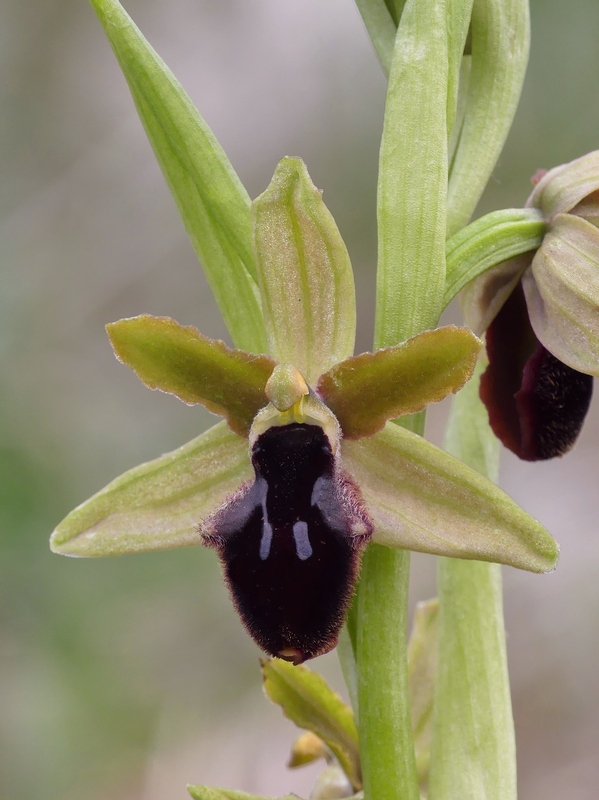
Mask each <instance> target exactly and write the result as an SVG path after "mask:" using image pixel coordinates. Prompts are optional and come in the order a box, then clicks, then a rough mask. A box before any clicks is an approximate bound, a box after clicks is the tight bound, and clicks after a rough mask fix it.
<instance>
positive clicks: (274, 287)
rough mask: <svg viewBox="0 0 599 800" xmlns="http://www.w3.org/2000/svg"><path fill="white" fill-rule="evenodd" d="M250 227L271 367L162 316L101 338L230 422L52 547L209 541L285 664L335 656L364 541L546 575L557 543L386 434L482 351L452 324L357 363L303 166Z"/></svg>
mask: <svg viewBox="0 0 599 800" xmlns="http://www.w3.org/2000/svg"><path fill="white" fill-rule="evenodd" d="M252 219H253V234H254V246H255V255H256V262H255V263H256V269H257V284H258V287H257V288H258V289H259V297H260V304H261V308H262V310H263V314H264V329H265V331H266V337H267V340H268V349H269V354H268V355H267V354H258V353H257V354H251V353H249V352H246V351H244V350H240V349H230V348H229V347H227V346H226V345H225V344H224V343H223V342H220V341H215V340H212V339H208V338H207V337H205V336H202V335H201V334H200V333H199V332H198V331H197V330H196V329H195V328H193V327H189V326H188V327H186V326H182V325H179V324H178V323H176V322H174V321H173V320H171V319H168V318H164V317H151V316H147V315H143V316H139V317H134V318H132V319H124V320H120V321H119V322H115V323H112V324H111V325H108V326H107V330H108V334H109V337H110V340H111V343H112V346H113V348H114V351H115V353H116V355H117V357H118V358H119V359H120V360H121V361H122V362H123V363H124V364H127V365H128V366H130V367H131V368H133V369H134V371H135V372H136V374H137V375H138V377H139V378H140V379H141V380H142V381H143V382H144V383H145V384H146V385H147V386H149V387H150V388H152V389H160V390H162V391H165V392H169V393H171V394H174V395H175V396H177V397H178V398H179V399H181V400H183V401H184V402H186V403H188V404H202V405H204V406H205V407H206V408H208V409H209V410H210V411H212V412H214V413H216V414H219V415H221V416H223V417H225V420H226V421H225V422H221V423H219V424H217V425H215V426H214V427H212V428H211V429H210V430H208V431H206V432H205V433H203V434H201V435H200V436H198V437H197V438H196V439H194V440H193V441H191V442H189V443H188V444H186V445H184V446H183V447H181V448H179V449H178V450H175V451H174V452H172V453H168V454H166V455H163V456H162V457H160V458H158V459H156V460H155V461H153V462H150V463H149V464H144V465H142V466H140V467H137V468H135V469H133V470H130V471H129V472H127V473H125V474H124V475H123V476H121V477H120V478H117V479H116V480H115V481H113V482H112V483H110V484H109V485H108V486H107V487H106V488H105V489H103V490H102V491H100V492H99V493H98V494H96V495H95V496H94V497H92V498H91V499H90V500H88V501H87V502H85V503H83V504H82V505H81V506H79V507H78V508H76V509H75V510H74V511H73V512H71V514H69V515H68V516H67V517H66V519H65V520H64V521H63V522H62V523H61V524H60V525H59V526H58V528H57V529H56V531H55V532H54V534H53V535H52V540H51V545H52V548H53V550H54V551H55V552H57V553H62V554H65V555H72V556H100V555H119V554H123V553H132V552H140V551H149V550H161V549H165V548H171V547H185V546H189V545H199V544H201V543H202V542H203V543H204V544H207V545H209V546H212V547H214V548H215V549H216V551H217V552H218V554H219V556H220V559H221V561H222V563H223V567H224V572H225V577H226V580H227V582H228V584H229V587H230V590H231V594H232V597H233V601H234V603H235V605H236V607H237V609H238V611H239V613H240V615H241V617H242V620H243V622H244V623H245V625H246V627H247V629H248V631H249V632H250V634H251V635H252V636H253V638H254V639H255V641H256V642H257V643H258V644H259V645H260V647H262V649H264V650H266V651H267V652H268V653H271V654H273V655H277V656H279V657H281V658H285V659H287V660H290V661H293V662H294V663H300V662H302V661H303V660H305V659H307V658H312V657H314V656H316V655H320V654H321V653H324V652H327V651H328V650H330V649H331V648H332V647H334V646H335V644H336V643H337V637H338V634H339V630H340V628H341V625H342V623H343V621H344V618H345V613H346V610H347V606H348V603H349V600H350V598H351V595H352V592H353V587H354V584H355V581H356V578H357V574H358V570H359V561H360V554H361V552H362V550H363V549H364V547H365V546H366V545H367V543H368V542H369V541H370V540H372V541H374V542H376V543H378V544H383V545H387V546H388V547H393V548H404V549H410V550H416V551H420V552H426V553H432V554H436V555H446V556H456V557H459V558H472V559H476V560H487V561H497V562H500V563H504V564H509V565H511V566H515V567H519V568H522V569H528V570H531V571H534V572H543V571H546V570H549V569H551V568H552V567H553V566H554V564H555V561H556V558H557V546H556V544H555V542H554V540H553V539H552V538H551V536H550V535H549V534H548V533H547V532H546V531H545V529H544V528H543V527H542V526H541V525H540V524H539V523H537V522H536V521H535V520H533V519H532V518H531V517H529V516H528V515H527V514H526V513H525V512H524V511H522V510H521V509H520V508H519V507H518V506H517V505H516V504H515V503H514V502H513V501H512V500H511V499H510V498H509V497H508V496H507V495H506V494H505V493H504V492H502V491H501V490H500V489H498V488H497V487H496V486H495V485H494V484H492V483H491V482H490V481H488V480H486V479H485V478H483V477H482V476H481V475H479V474H478V473H476V472H474V471H473V470H471V469H470V468H469V467H466V466H465V465H464V464H462V463H461V462H459V461H458V460H457V459H455V458H453V457H452V456H450V455H448V454H447V453H445V452H444V451H442V450H440V449H439V448H437V447H435V446H434V445H433V444H431V443H430V442H427V441H426V440H425V439H424V438H422V437H420V436H418V435H416V434H414V433H411V432H410V431H408V430H405V429H403V428H401V427H399V426H398V425H395V424H393V422H391V421H390V420H393V419H395V418H396V417H399V416H401V415H403V414H412V413H415V412H417V411H419V410H421V409H423V408H424V407H425V406H426V405H427V404H428V403H431V402H436V401H438V400H441V399H442V398H443V397H445V396H446V395H448V394H450V393H454V392H456V391H458V389H460V388H461V387H462V386H463V384H464V383H465V382H466V381H467V380H468V378H469V377H470V376H471V374H472V372H473V370H474V366H475V363H476V358H477V355H478V352H479V350H480V347H481V342H480V340H479V339H478V338H477V337H476V336H475V335H474V334H473V333H472V332H471V331H469V330H468V329H467V328H457V327H454V326H447V327H443V328H438V329H436V330H431V331H425V332H424V333H422V334H420V335H418V336H415V337H413V338H411V339H409V340H408V341H406V342H403V343H401V344H398V345H396V346H394V347H388V348H384V349H381V350H378V351H377V352H375V353H364V354H362V355H359V356H353V355H352V353H353V349H354V338H355V319H356V311H355V292H354V283H353V273H352V269H351V264H350V261H349V256H348V253H347V250H346V248H345V245H344V243H343V240H342V238H341V235H340V234H339V231H338V229H337V226H336V225H335V222H334V220H333V218H332V217H331V215H330V213H329V212H328V210H327V209H326V207H325V205H324V203H323V201H322V197H321V193H320V192H319V191H318V190H317V189H316V187H314V185H313V184H312V182H311V180H310V178H309V176H308V173H307V171H306V169H305V166H304V165H303V163H302V162H301V161H300V160H299V159H295V158H285V159H283V160H282V161H281V162H280V164H279V166H278V168H277V170H276V172H275V175H274V178H273V180H272V182H271V184H270V186H269V187H268V189H267V190H266V192H264V194H262V195H261V196H260V197H259V198H258V199H257V200H256V201H254V203H253V209H252Z"/></svg>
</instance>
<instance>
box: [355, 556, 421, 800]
mask: <svg viewBox="0 0 599 800" xmlns="http://www.w3.org/2000/svg"><path fill="white" fill-rule="evenodd" d="M409 573H410V553H409V551H407V550H403V551H402V550H400V551H396V550H391V549H390V548H388V547H381V546H380V545H376V544H373V545H370V547H369V548H368V550H367V551H366V554H365V556H364V561H363V564H362V577H361V580H360V589H359V593H358V598H357V604H356V606H357V607H356V611H357V615H358V620H359V624H358V634H357V642H356V655H357V663H358V696H359V707H360V726H359V730H360V754H361V758H362V774H363V779H364V796H365V798H370V799H371V800H418V799H419V796H420V795H419V790H418V776H417V773H416V758H415V755H414V742H413V738H412V723H411V719H410V709H409V705H408V702H407V695H408V675H407V666H406V665H407V607H408V584H409Z"/></svg>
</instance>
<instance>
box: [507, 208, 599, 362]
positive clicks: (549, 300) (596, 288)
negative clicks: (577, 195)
mask: <svg viewBox="0 0 599 800" xmlns="http://www.w3.org/2000/svg"><path fill="white" fill-rule="evenodd" d="M522 285H523V287H524V293H525V295H526V304H527V306H528V313H529V315H530V322H531V324H532V327H533V329H534V332H535V333H536V335H537V337H538V338H539V340H540V341H541V342H542V343H543V345H544V346H545V347H546V348H547V350H549V351H550V352H551V353H553V355H554V356H555V357H556V358H558V359H559V360H560V361H563V363H564V364H567V365H568V366H569V367H572V369H575V370H578V371H579V372H584V373H586V374H588V375H595V376H598V377H599V313H598V309H599V229H597V228H596V227H595V226H594V225H593V224H592V223H590V222H587V221H586V220H584V219H582V218H580V217H575V216H572V215H571V214H558V216H557V217H555V218H554V220H553V223H552V225H551V228H550V230H549V233H548V234H547V235H546V236H545V238H544V240H543V244H542V245H541V247H540V249H539V250H538V252H537V253H536V255H535V257H534V259H533V262H532V267H531V269H529V270H528V272H526V273H525V274H524V277H523V279H522Z"/></svg>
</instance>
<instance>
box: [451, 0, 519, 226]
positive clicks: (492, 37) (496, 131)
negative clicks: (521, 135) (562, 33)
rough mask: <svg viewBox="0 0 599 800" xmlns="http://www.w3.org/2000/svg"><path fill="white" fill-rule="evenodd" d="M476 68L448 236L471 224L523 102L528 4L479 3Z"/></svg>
mask: <svg viewBox="0 0 599 800" xmlns="http://www.w3.org/2000/svg"><path fill="white" fill-rule="evenodd" d="M471 30H472V39H471V41H472V63H471V69H470V77H469V80H468V94H467V99H466V111H465V115H464V122H463V125H462V129H461V132H460V139H459V142H458V145H457V148H456V152H455V156H454V158H453V162H452V165H451V174H450V178H449V186H448V193H447V234H448V236H451V235H452V234H454V233H455V232H456V231H458V230H459V229H460V228H462V227H463V226H464V225H466V224H467V223H468V220H469V219H470V217H471V216H472V214H473V212H474V209H475V208H476V205H477V203H478V201H479V200H480V197H481V195H482V193H483V191H484V188H485V186H486V185H487V181H488V180H489V177H490V176H491V173H492V171H493V169H494V167H495V164H496V163H497V159H498V158H499V154H500V153H501V150H502V148H503V145H504V143H505V140H506V138H507V135H508V133H509V130H510V127H511V124H512V120H513V118H514V114H515V113H516V107H517V105H518V101H519V99H520V93H521V91H522V84H523V82H524V75H525V72H526V66H527V64H528V51H529V46H530V19H529V10H528V0H477V1H476V2H475V3H474V5H473V9H472V23H471Z"/></svg>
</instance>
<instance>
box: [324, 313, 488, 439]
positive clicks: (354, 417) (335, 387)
mask: <svg viewBox="0 0 599 800" xmlns="http://www.w3.org/2000/svg"><path fill="white" fill-rule="evenodd" d="M481 346H482V342H481V341H480V339H478V338H477V337H476V336H475V335H474V334H473V333H472V331H470V330H469V329H468V328H458V327H456V326H455V325H447V326H445V327H443V328H437V329H436V330H432V331H425V332H424V333H421V334H418V336H414V337H412V338H411V339H408V341H407V342H403V343H402V344H399V345H396V346H395V347H387V348H385V349H383V350H377V351H376V353H362V355H359V356H354V357H353V358H348V359H347V360H346V361H342V362H341V364H337V365H336V366H334V367H333V368H332V369H331V370H329V371H328V372H327V373H325V374H324V375H321V377H320V379H319V381H318V385H317V389H318V393H319V394H320V395H321V397H322V398H323V400H324V401H325V403H326V404H327V405H328V406H329V408H331V410H332V411H333V413H334V414H335V416H336V417H337V419H338V421H339V424H340V425H341V430H342V431H343V435H344V436H345V437H346V438H348V439H359V438H361V437H362V436H372V435H373V434H375V433H376V432H377V431H380V430H381V429H382V428H383V427H384V426H385V423H386V422H387V420H389V419H394V418H396V417H400V416H403V415H404V414H413V413H415V412H416V411H421V410H422V409H423V408H425V406H427V405H428V404H429V403H436V402H438V401H440V400H442V399H443V398H444V397H446V396H447V395H448V394H451V393H455V392H457V391H458V390H459V389H461V387H462V386H463V385H464V384H465V383H466V381H467V380H468V378H470V376H471V375H472V372H473V370H474V366H475V364H476V357H477V355H478V353H479V351H480V348H481Z"/></svg>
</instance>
